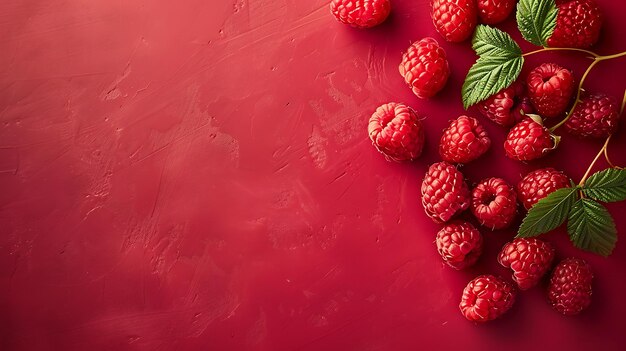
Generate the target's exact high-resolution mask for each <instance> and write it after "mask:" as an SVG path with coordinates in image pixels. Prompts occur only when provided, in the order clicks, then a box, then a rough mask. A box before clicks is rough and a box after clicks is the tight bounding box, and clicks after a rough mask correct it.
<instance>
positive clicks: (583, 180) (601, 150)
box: [578, 135, 612, 186]
mask: <svg viewBox="0 0 626 351" xmlns="http://www.w3.org/2000/svg"><path fill="white" fill-rule="evenodd" d="M611 136H612V135H609V137H608V138H606V141H605V142H604V145H602V148H601V149H600V151H599V152H598V154H597V155H596V157H595V158H594V159H593V161H591V164H590V165H589V168H587V171H586V172H585V175H584V176H583V178H582V179H581V180H580V183H578V185H579V186H583V184H585V181H586V180H587V177H589V173H591V170H592V169H593V166H594V165H595V164H596V161H598V159H599V158H600V156H601V155H602V154H603V153H604V151H605V150H606V147H607V146H608V145H609V141H610V140H611Z"/></svg>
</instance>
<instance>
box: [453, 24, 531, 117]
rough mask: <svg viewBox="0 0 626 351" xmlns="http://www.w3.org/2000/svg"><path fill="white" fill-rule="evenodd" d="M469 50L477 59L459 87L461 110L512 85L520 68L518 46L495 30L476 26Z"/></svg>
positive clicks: (522, 63)
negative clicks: (471, 50)
mask: <svg viewBox="0 0 626 351" xmlns="http://www.w3.org/2000/svg"><path fill="white" fill-rule="evenodd" d="M472 48H473V49H474V51H476V54H477V55H478V60H476V63H475V64H474V65H473V66H472V67H471V68H470V69H469V72H467V76H466V77H465V82H463V87H462V88H461V95H462V98H463V107H464V108H465V109H467V108H468V107H469V106H471V105H474V104H476V103H477V102H480V101H483V100H485V99H487V98H488V97H490V96H491V95H493V94H496V93H497V92H499V91H500V90H502V89H504V88H506V87H508V86H510V85H511V84H513V82H514V81H515V80H516V79H517V77H518V76H519V74H520V72H521V70H522V66H523V65H524V58H523V57H522V50H521V49H520V47H519V45H517V43H516V42H515V40H513V38H511V36H510V35H509V34H507V33H506V32H503V31H501V30H499V29H496V28H492V27H489V26H485V25H479V26H477V27H476V31H475V32H474V36H473V38H472Z"/></svg>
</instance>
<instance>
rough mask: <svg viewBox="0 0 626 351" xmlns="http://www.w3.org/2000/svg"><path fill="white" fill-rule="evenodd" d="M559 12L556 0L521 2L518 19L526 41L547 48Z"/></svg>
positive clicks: (522, 0)
mask: <svg viewBox="0 0 626 351" xmlns="http://www.w3.org/2000/svg"><path fill="white" fill-rule="evenodd" d="M558 12H559V11H558V10H557V8H556V4H555V2H554V0H520V2H519V3H518V5H517V13H516V19H517V26H518V28H519V30H520V32H521V33H522V36H523V37H524V39H526V40H527V41H528V42H530V43H532V44H535V45H537V46H547V41H548V38H550V36H552V33H553V32H554V28H555V27H556V16H557V14H558Z"/></svg>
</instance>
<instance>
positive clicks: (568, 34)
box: [548, 0, 602, 49]
mask: <svg viewBox="0 0 626 351" xmlns="http://www.w3.org/2000/svg"><path fill="white" fill-rule="evenodd" d="M556 3H557V8H558V10H559V13H558V15H557V17H556V27H555V28H554V33H552V36H551V37H550V38H549V39H548V46H552V47H570V48H583V49H584V48H588V47H590V46H591V45H593V44H595V42H596V41H598V37H599V35H600V29H601V28H602V13H601V12H600V9H599V8H598V6H597V5H596V3H595V2H594V1H593V0H560V1H557V2H556Z"/></svg>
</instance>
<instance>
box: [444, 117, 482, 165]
mask: <svg viewBox="0 0 626 351" xmlns="http://www.w3.org/2000/svg"><path fill="white" fill-rule="evenodd" d="M489 146H491V140H490V139H489V136H488V135H487V131H486V130H485V128H483V126H482V125H481V124H480V123H479V122H478V120H477V119H476V118H473V117H467V116H461V117H459V118H457V119H455V120H453V121H452V122H450V125H449V126H448V128H446V129H445V130H444V131H443V135H442V136H441V142H440V143H439V155H441V158H442V159H443V160H444V161H447V162H450V163H468V162H470V161H473V160H475V159H477V158H478V157H480V156H481V155H482V154H484V153H485V152H486V151H487V149H489Z"/></svg>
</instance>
